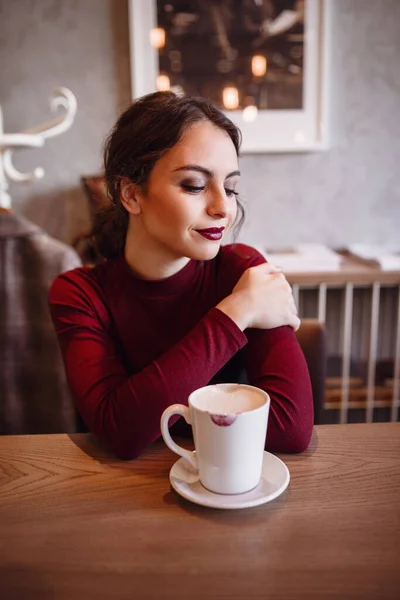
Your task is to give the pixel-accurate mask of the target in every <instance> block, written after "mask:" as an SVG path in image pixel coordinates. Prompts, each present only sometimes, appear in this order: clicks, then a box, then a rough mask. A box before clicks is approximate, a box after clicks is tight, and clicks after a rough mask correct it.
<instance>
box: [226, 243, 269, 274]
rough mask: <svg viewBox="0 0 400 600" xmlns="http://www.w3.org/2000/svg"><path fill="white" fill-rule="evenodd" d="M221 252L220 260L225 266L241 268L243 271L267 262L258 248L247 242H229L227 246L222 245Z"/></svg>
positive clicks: (234, 268) (235, 268)
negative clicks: (248, 244)
mask: <svg viewBox="0 0 400 600" xmlns="http://www.w3.org/2000/svg"><path fill="white" fill-rule="evenodd" d="M220 254H221V258H220V260H221V263H222V264H223V265H224V268H227V269H233V270H239V271H240V270H241V272H243V271H245V270H246V269H249V268H250V267H255V266H256V265H260V264H261V263H265V262H267V261H266V259H265V258H264V256H263V255H262V254H261V253H260V252H259V251H258V250H256V249H255V248H253V247H252V246H247V245H246V244H228V245H227V246H222V248H221V251H220Z"/></svg>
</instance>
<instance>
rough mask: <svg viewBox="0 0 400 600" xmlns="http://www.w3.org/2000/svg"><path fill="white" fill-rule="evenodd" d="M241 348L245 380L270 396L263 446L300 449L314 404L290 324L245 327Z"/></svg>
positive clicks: (305, 440) (305, 442)
mask: <svg viewBox="0 0 400 600" xmlns="http://www.w3.org/2000/svg"><path fill="white" fill-rule="evenodd" d="M246 333H247V334H248V344H247V346H246V347H245V348H244V350H243V353H244V357H245V367H246V371H247V376H248V379H249V383H250V384H251V385H255V386H257V387H259V388H261V389H263V390H265V391H266V392H267V393H268V394H269V396H270V398H271V405H270V413H269V420H268V431H267V441H266V448H267V449H268V450H272V451H274V452H302V451H303V450H305V449H306V448H307V446H308V444H309V443H310V439H311V434H312V428H313V423H314V408H313V399H312V389H311V383H310V376H309V373H308V368H307V364H306V361H305V358H304V355H303V352H302V350H301V348H300V346H299V343H298V341H297V339H296V336H295V333H294V331H293V329H292V328H291V327H278V328H276V329H270V330H267V331H261V330H255V329H253V330H248V331H247V332H246Z"/></svg>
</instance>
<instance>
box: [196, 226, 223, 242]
mask: <svg viewBox="0 0 400 600" xmlns="http://www.w3.org/2000/svg"><path fill="white" fill-rule="evenodd" d="M224 229H225V227H210V228H209V229H196V231H197V233H199V234H200V235H202V236H203V237H204V238H206V239H207V240H214V241H215V240H220V239H221V238H222V235H223V232H224Z"/></svg>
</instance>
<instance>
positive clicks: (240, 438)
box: [161, 383, 270, 494]
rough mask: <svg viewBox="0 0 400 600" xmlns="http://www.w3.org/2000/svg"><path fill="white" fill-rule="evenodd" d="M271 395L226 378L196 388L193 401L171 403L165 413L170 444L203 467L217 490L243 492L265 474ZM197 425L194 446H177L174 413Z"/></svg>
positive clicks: (203, 476)
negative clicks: (172, 427)
mask: <svg viewBox="0 0 400 600" xmlns="http://www.w3.org/2000/svg"><path fill="white" fill-rule="evenodd" d="M269 405H270V399H269V396H268V394H266V392H264V391H263V390H260V389H259V388H256V387H253V386H251V385H244V384H236V383H222V384H217V385H208V386H206V387H203V388H200V389H198V390H195V391H194V392H193V393H192V394H190V396H189V407H187V406H184V405H183V404H173V405H172V406H169V407H168V408H167V409H166V410H165V411H164V412H163V414H162V417H161V433H162V436H163V438H164V441H165V443H166V444H167V446H168V447H169V448H170V449H171V450H172V451H173V452H176V454H179V455H180V456H183V457H184V458H185V459H186V460H187V461H188V462H189V463H190V465H191V466H192V467H193V469H196V470H197V471H198V472H199V478H200V481H201V483H202V484H203V486H204V487H206V488H207V489H209V490H211V491H212V492H216V493H218V494H243V493H244V492H248V491H249V490H251V489H253V488H255V487H256V486H257V485H258V483H259V481H260V479H261V470H262V464H263V458H264V446H265V439H266V434H267V424H268V414H269ZM176 414H178V415H182V416H183V417H184V419H185V421H186V422H187V423H189V425H191V426H192V428H193V437H194V445H195V452H191V451H190V450H186V449H185V448H182V447H181V446H178V444H176V443H175V442H174V441H173V439H172V438H171V435H170V433H169V429H168V422H169V419H170V417H172V415H176Z"/></svg>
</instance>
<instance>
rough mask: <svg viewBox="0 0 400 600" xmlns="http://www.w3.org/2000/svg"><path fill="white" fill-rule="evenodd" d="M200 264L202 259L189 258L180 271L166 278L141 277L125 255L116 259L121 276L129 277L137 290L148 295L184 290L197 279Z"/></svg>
mask: <svg viewBox="0 0 400 600" xmlns="http://www.w3.org/2000/svg"><path fill="white" fill-rule="evenodd" d="M200 265H201V262H200V261H196V260H189V262H188V263H187V264H186V265H185V266H184V267H183V268H182V269H181V270H180V271H178V272H177V273H175V274H174V275H171V276H170V277H166V278H165V279H141V278H140V277H138V276H137V275H135V274H134V273H133V271H132V269H131V268H130V266H129V265H128V263H127V262H126V260H125V257H124V256H121V257H120V258H118V259H117V260H116V268H117V269H118V271H119V272H120V273H121V276H123V277H125V278H127V279H126V281H130V282H131V283H132V284H133V285H134V286H135V290H136V291H137V292H140V293H142V294H143V295H148V296H154V295H156V296H158V295H160V296H164V295H173V294H176V293H178V292H180V291H183V290H184V289H185V288H186V287H187V286H188V285H189V284H190V283H193V282H194V281H195V280H196V278H197V274H198V272H199V268H200Z"/></svg>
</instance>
